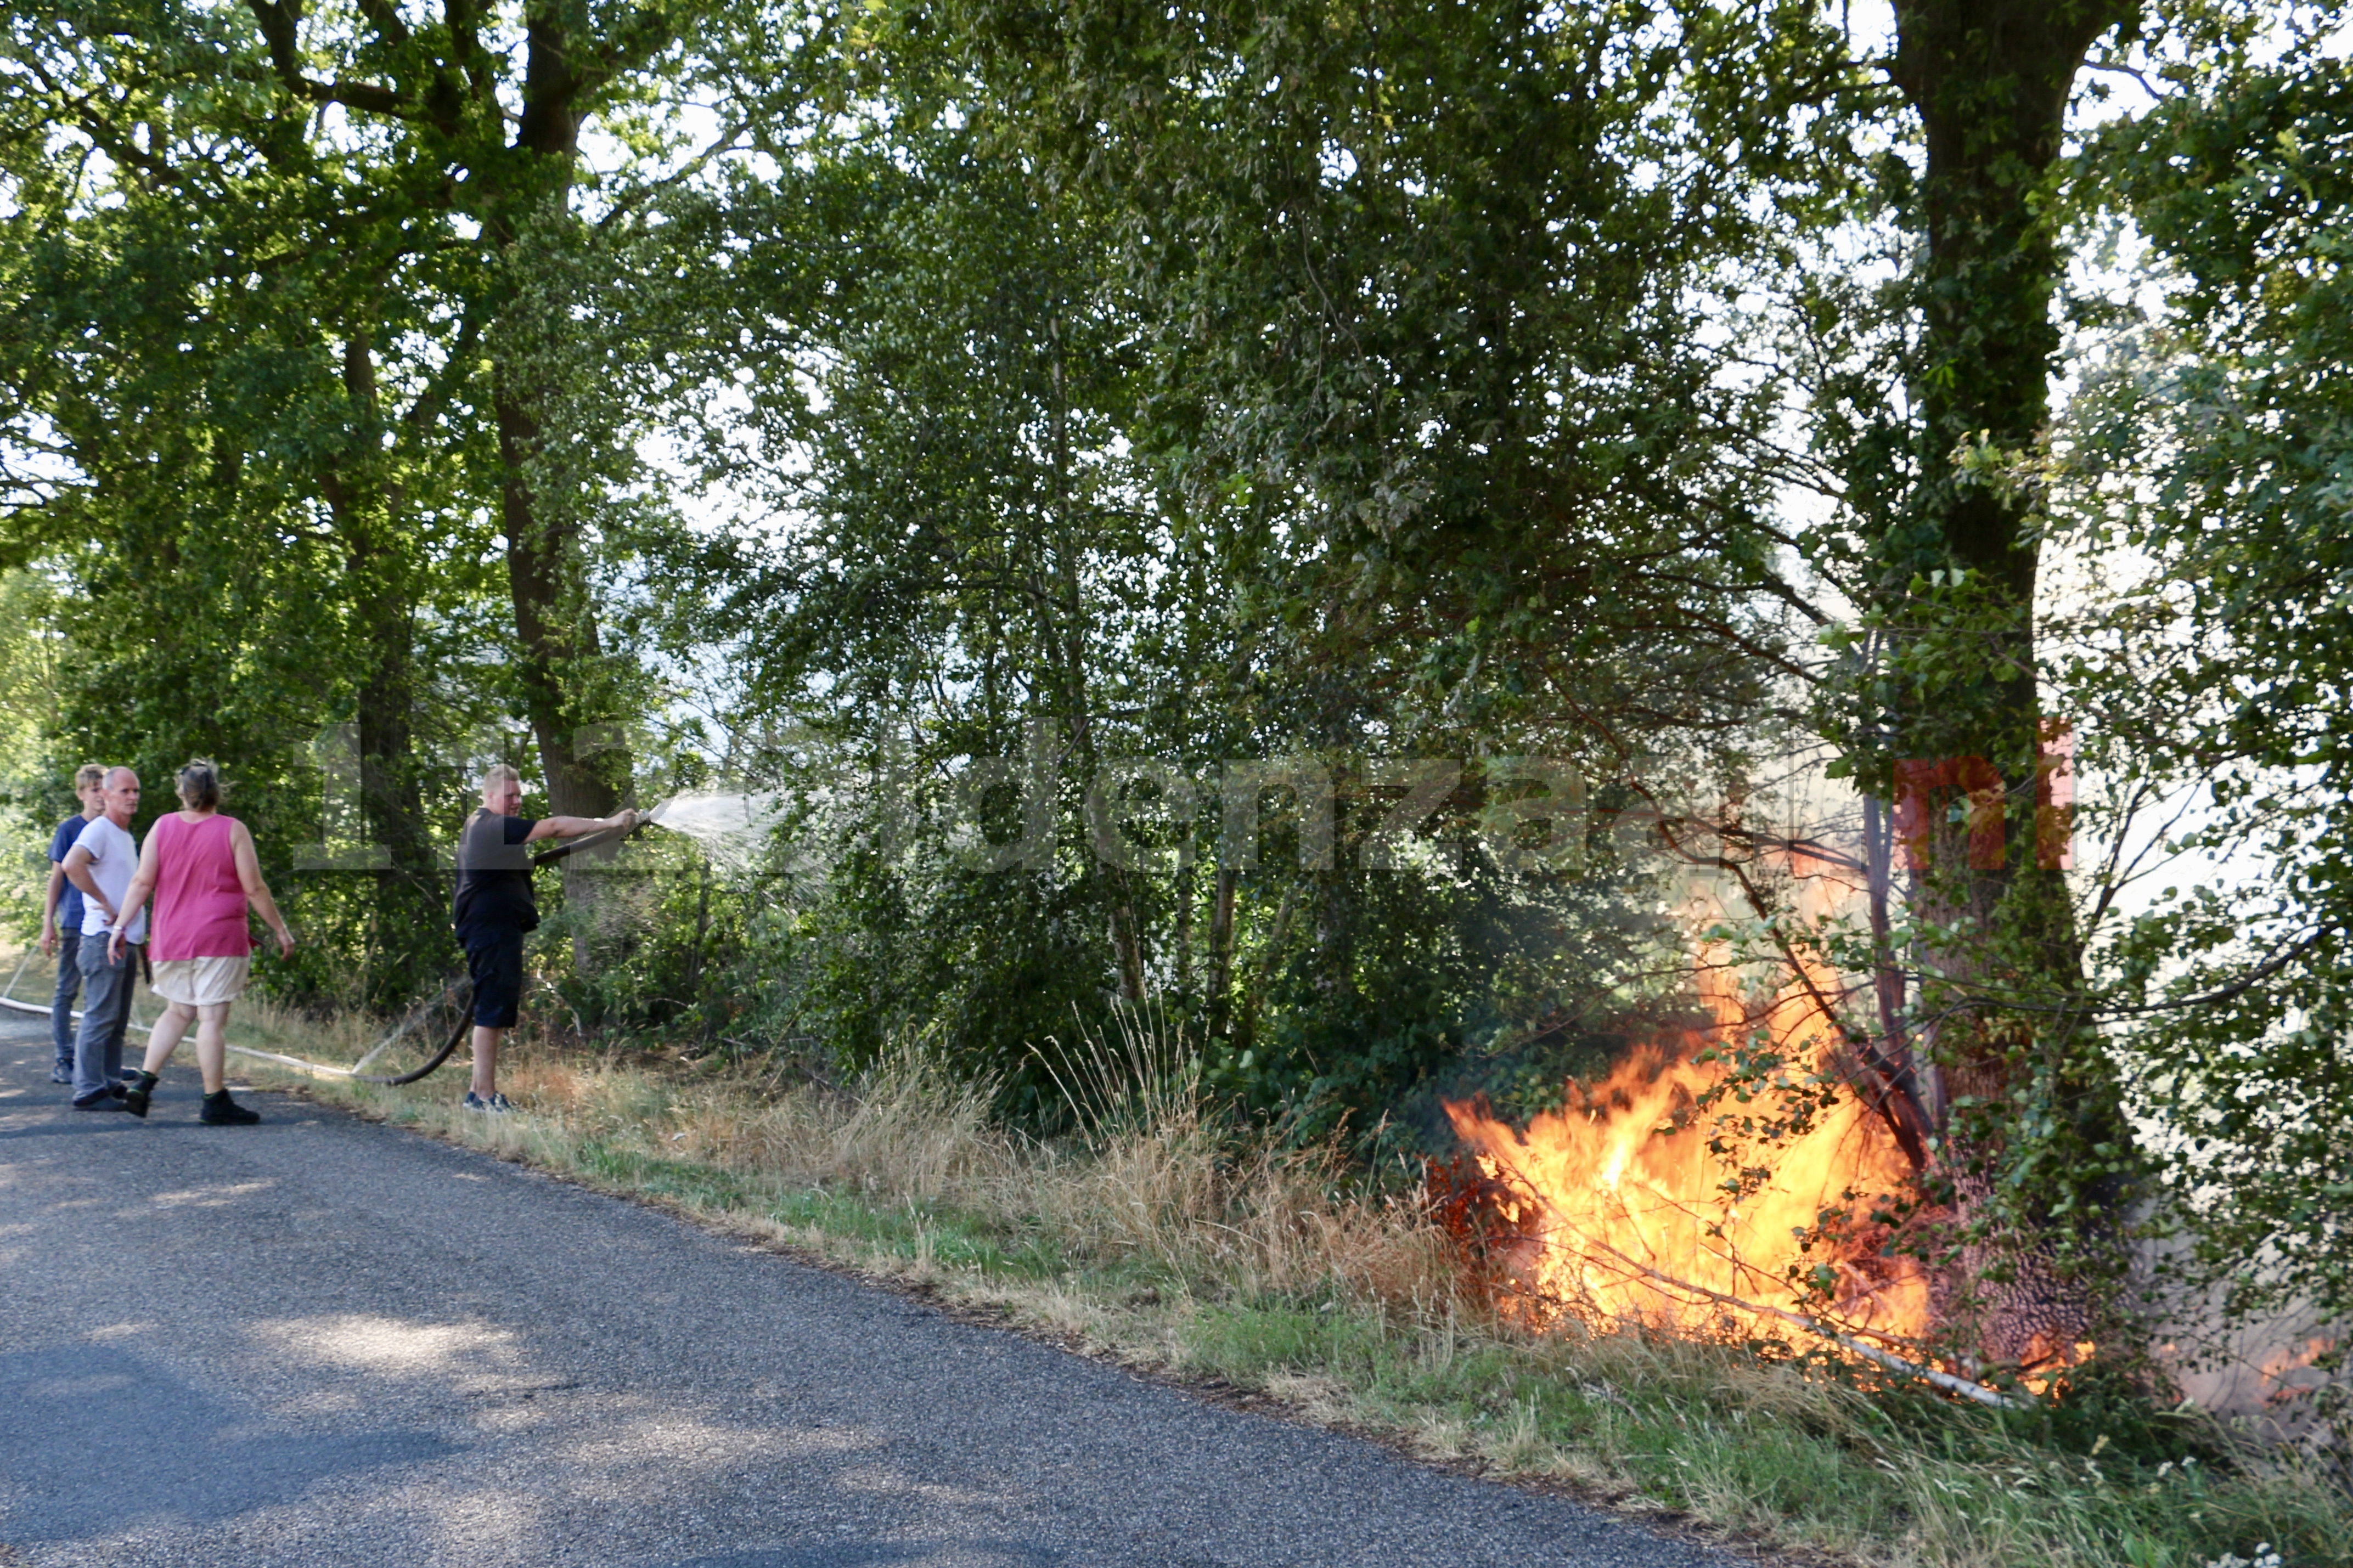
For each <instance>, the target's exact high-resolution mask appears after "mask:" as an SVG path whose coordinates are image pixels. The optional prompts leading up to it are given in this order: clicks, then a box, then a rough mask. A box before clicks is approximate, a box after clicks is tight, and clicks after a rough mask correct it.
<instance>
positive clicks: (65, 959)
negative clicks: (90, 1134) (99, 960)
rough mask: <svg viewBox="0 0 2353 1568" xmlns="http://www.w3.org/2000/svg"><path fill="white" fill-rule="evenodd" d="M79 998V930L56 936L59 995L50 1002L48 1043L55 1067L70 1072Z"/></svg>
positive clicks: (76, 928)
mask: <svg viewBox="0 0 2353 1568" xmlns="http://www.w3.org/2000/svg"><path fill="white" fill-rule="evenodd" d="M80 994H81V927H80V926H79V924H77V925H76V926H75V927H74V929H73V930H71V931H59V932H58V994H56V995H55V996H53V997H51V998H50V1000H49V1043H50V1044H51V1045H53V1046H55V1047H57V1048H58V1066H59V1067H61V1068H65V1070H66V1071H68V1072H71V1071H73V1065H74V1016H73V1005H74V998H75V997H77V996H79V995H80Z"/></svg>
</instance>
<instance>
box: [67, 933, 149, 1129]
mask: <svg viewBox="0 0 2353 1568" xmlns="http://www.w3.org/2000/svg"><path fill="white" fill-rule="evenodd" d="M112 940H113V939H112V938H111V937H108V936H106V935H104V934H102V933H101V934H100V935H98V936H86V937H84V938H82V939H81V978H82V1010H81V1034H80V1035H79V1037H76V1038H75V1040H74V1086H73V1097H74V1098H75V1099H76V1100H88V1099H90V1097H91V1096H92V1095H95V1094H103V1093H105V1092H106V1086H107V1085H108V1084H111V1083H112V1082H113V1081H114V1080H115V1079H119V1078H121V1076H122V1034H123V1031H124V1030H125V1029H127V1028H129V1027H130V1026H131V993H132V988H133V985H134V984H135V983H136V982H137V981H138V979H139V952H140V948H139V946H138V945H137V944H134V943H131V942H125V943H124V944H123V947H122V957H121V961H120V962H117V963H108V962H107V961H106V944H107V943H108V942H111V941H112Z"/></svg>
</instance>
